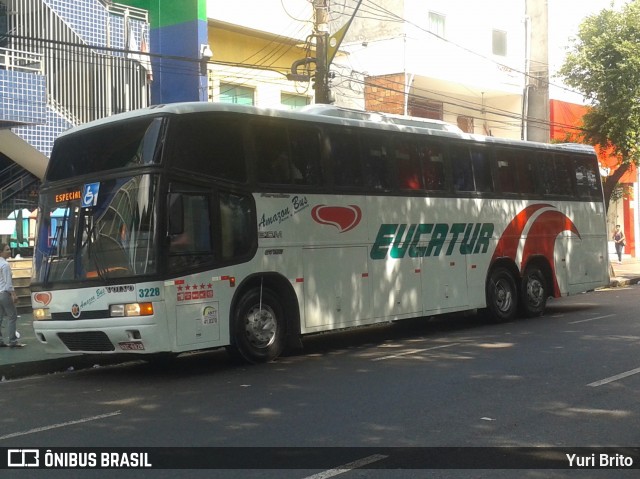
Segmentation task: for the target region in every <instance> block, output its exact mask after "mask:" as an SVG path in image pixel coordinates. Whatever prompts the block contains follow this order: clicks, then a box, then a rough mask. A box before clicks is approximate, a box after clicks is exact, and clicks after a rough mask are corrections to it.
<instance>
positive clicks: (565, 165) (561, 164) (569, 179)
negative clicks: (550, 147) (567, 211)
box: [554, 155, 575, 196]
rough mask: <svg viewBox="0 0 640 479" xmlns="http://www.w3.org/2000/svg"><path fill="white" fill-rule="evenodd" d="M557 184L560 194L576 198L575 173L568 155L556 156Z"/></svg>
mask: <svg viewBox="0 0 640 479" xmlns="http://www.w3.org/2000/svg"><path fill="white" fill-rule="evenodd" d="M554 159H555V173H556V182H557V185H558V191H559V192H558V194H560V195H562V196H574V194H575V192H574V186H573V181H574V179H575V173H574V172H573V171H572V170H573V163H572V162H571V158H570V157H569V156H568V155H554Z"/></svg>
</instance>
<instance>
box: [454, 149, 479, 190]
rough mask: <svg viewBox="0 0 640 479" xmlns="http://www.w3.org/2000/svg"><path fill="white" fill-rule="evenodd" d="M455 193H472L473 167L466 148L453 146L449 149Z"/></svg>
mask: <svg viewBox="0 0 640 479" xmlns="http://www.w3.org/2000/svg"><path fill="white" fill-rule="evenodd" d="M449 153H450V156H451V168H452V171H453V188H454V189H455V191H474V190H475V186H474V184H473V166H472V164H471V156H470V155H469V149H468V148H467V147H466V146H460V145H453V146H451V148H450V149H449Z"/></svg>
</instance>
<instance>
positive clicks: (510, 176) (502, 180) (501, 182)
mask: <svg viewBox="0 0 640 479" xmlns="http://www.w3.org/2000/svg"><path fill="white" fill-rule="evenodd" d="M516 154H517V153H516V152H515V151H513V150H503V149H497V150H496V165H497V167H498V188H500V191H501V192H502V193H518V188H517V187H516V179H517V168H516V157H515V155H516Z"/></svg>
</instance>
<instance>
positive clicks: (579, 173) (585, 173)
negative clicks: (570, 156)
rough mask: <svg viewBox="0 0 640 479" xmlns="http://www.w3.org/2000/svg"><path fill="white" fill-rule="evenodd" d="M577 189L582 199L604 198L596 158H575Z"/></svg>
mask: <svg viewBox="0 0 640 479" xmlns="http://www.w3.org/2000/svg"><path fill="white" fill-rule="evenodd" d="M574 162H575V174H576V189H577V193H578V196H580V197H581V198H594V199H600V198H602V191H601V189H600V180H599V178H598V170H597V168H598V164H597V160H596V159H595V158H593V159H591V158H575V159H574Z"/></svg>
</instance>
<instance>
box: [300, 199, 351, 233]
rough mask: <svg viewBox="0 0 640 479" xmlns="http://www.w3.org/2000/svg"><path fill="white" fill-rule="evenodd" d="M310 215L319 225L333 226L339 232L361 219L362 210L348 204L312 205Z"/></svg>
mask: <svg viewBox="0 0 640 479" xmlns="http://www.w3.org/2000/svg"><path fill="white" fill-rule="evenodd" d="M311 217H312V218H313V220H314V221H315V222H316V223H319V224H321V225H331V226H335V227H336V228H337V229H338V231H339V232H340V233H345V232H347V231H350V230H352V229H353V228H355V227H356V226H358V224H359V223H360V220H362V210H361V209H360V208H359V207H357V206H356V205H349V206H326V205H318V206H314V207H313V209H312V210H311Z"/></svg>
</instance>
